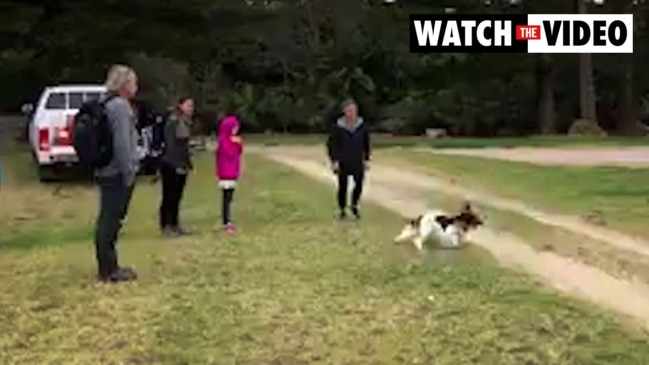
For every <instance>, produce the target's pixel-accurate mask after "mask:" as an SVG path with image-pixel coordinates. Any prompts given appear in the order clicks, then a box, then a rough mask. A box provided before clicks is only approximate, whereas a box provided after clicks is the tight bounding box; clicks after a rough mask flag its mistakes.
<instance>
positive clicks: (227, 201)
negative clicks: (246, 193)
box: [221, 189, 234, 226]
mask: <svg viewBox="0 0 649 365" xmlns="http://www.w3.org/2000/svg"><path fill="white" fill-rule="evenodd" d="M222 190H223V199H221V216H222V217H223V225H224V226H225V225H227V224H229V223H232V211H231V206H232V199H234V189H222Z"/></svg>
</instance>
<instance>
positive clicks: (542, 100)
mask: <svg viewBox="0 0 649 365" xmlns="http://www.w3.org/2000/svg"><path fill="white" fill-rule="evenodd" d="M552 71H553V67H552V60H551V58H550V55H548V54H541V55H539V57H538V58H537V90H538V96H537V98H538V99H537V100H538V118H539V120H538V122H539V126H540V128H541V133H542V134H554V133H556V132H557V126H556V119H555V109H554V108H555V107H554V87H553V84H554V80H553V75H552V73H553V72H552Z"/></svg>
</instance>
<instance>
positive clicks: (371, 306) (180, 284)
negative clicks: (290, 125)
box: [0, 151, 649, 365]
mask: <svg viewBox="0 0 649 365" xmlns="http://www.w3.org/2000/svg"><path fill="white" fill-rule="evenodd" d="M3 152H4V153H3V162H4V164H5V169H6V171H5V172H6V173H7V174H9V176H12V175H13V177H10V179H9V181H7V184H4V185H3V186H2V188H1V189H2V190H0V202H1V203H0V204H1V205H0V214H1V218H0V222H1V223H0V224H2V225H1V226H0V232H2V234H1V236H0V328H1V329H2V331H0V359H2V361H1V362H2V363H3V364H66V365H68V364H282V365H284V364H288V365H292V364H325V363H327V364H433V363H434V364H449V365H451V364H453V365H456V364H471V363H473V364H498V365H508V364H511V365H520V364H530V365H531V364H543V365H551V364H557V365H558V364H561V365H567V364H588V365H597V364H602V365H604V364H606V365H610V364H621V365H634V364H637V365H641V364H642V365H644V364H647V363H649V340H648V337H647V336H646V335H645V334H643V333H640V332H638V331H635V330H633V329H632V328H628V327H625V328H623V327H622V326H621V325H620V324H619V322H618V321H616V319H615V318H614V317H613V316H612V315H611V314H607V313H604V312H602V311H600V310H598V309H595V308H593V307H592V306H590V305H588V304H586V303H583V302H579V301H575V300H571V299H566V298H563V297H560V296H558V295H556V294H553V293H550V292H548V291H546V290H545V289H543V288H541V287H539V286H538V285H537V284H535V283H534V281H533V280H532V279H530V278H528V277H526V276H525V275H521V274H520V273H518V272H512V271H508V270H503V269H501V268H498V267H495V266H494V265H493V263H492V262H491V261H490V260H489V259H488V258H484V257H483V256H482V255H483V253H482V252H480V251H478V250H477V249H474V248H469V249H467V250H462V251H438V252H434V253H433V254H432V255H431V256H428V257H425V258H419V257H418V256H417V255H416V254H414V253H413V252H412V250H411V249H410V248H409V247H407V246H406V247H401V246H395V245H394V244H393V243H392V242H391V237H393V236H394V234H395V233H396V231H397V230H398V229H399V228H400V225H401V218H398V217H396V216H395V215H393V214H392V213H390V212H387V211H385V210H382V209H379V208H377V207H374V206H368V207H367V208H366V210H365V219H364V221H363V222H362V223H361V224H355V223H351V222H350V223H341V222H337V221H334V220H333V219H332V204H333V198H332V192H331V190H330V189H329V188H327V187H325V186H321V185H319V184H317V183H315V182H313V181H311V180H309V179H308V178H305V177H303V176H300V175H298V174H296V173H294V172H292V171H291V170H289V169H287V168H285V167H280V166H277V165H275V164H273V163H271V162H269V161H267V160H265V159H262V158H261V157H254V156H248V157H247V158H246V168H245V175H244V179H243V181H242V184H241V186H240V189H239V191H238V192H237V195H236V196H235V217H236V218H237V219H238V223H239V226H240V228H241V229H242V232H241V234H239V235H237V236H235V237H232V238H226V237H223V236H221V235H220V234H219V233H217V232H214V231H213V229H212V228H213V227H214V224H215V223H216V222H217V219H218V216H217V212H218V208H217V207H218V205H217V204H218V197H217V194H216V191H215V190H216V188H215V184H214V182H213V178H212V173H211V165H212V163H211V159H210V158H209V156H207V155H205V156H202V157H201V158H200V159H199V161H198V162H197V171H198V172H197V174H196V175H194V176H192V177H191V183H190V185H189V187H188V190H187V198H186V200H185V205H184V209H183V218H184V220H185V222H186V224H187V225H188V226H189V227H190V228H192V229H194V230H195V231H196V234H195V235H194V236H192V237H189V238H186V239H182V240H177V241H173V240H162V239H160V238H159V237H158V235H157V232H156V229H155V221H156V219H155V212H156V209H157V197H158V189H159V186H154V185H151V184H149V183H147V182H146V181H143V182H141V183H140V185H139V186H138V189H137V191H136V196H135V200H134V202H133V208H132V211H131V214H130V215H129V219H128V222H127V229H126V232H125V234H124V235H123V237H122V240H121V243H120V253H121V259H122V263H124V264H133V265H134V266H135V267H136V268H137V269H138V271H139V273H140V276H141V278H140V280H139V281H138V282H136V283H132V284H123V285H115V286H111V285H100V284H96V283H94V281H93V274H94V269H95V267H94V259H93V251H92V247H91V243H90V241H89V237H88V235H89V232H90V231H91V228H92V227H91V223H92V220H93V219H94V214H95V212H94V210H95V208H96V206H95V196H94V193H93V190H92V189H91V188H90V187H83V186H74V185H65V186H63V187H61V188H60V191H59V192H58V193H57V194H53V193H54V191H55V190H56V188H55V187H52V186H46V187H43V186H41V185H39V184H37V183H34V182H32V180H30V177H29V176H30V173H29V171H28V168H27V167H26V164H25V160H24V157H23V156H22V154H17V155H12V156H7V153H6V151H3ZM34 205H37V206H38V207H37V208H35V207H34ZM19 216H22V217H23V218H21V219H18V220H14V219H13V218H14V217H19ZM8 220H12V224H18V225H19V227H20V229H11V230H10V229H9V227H10V226H11V225H12V224H9V223H6V222H7V221H8ZM52 232H55V233H52Z"/></svg>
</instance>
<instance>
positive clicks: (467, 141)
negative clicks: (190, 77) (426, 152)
mask: <svg viewBox="0 0 649 365" xmlns="http://www.w3.org/2000/svg"><path fill="white" fill-rule="evenodd" d="M326 138H327V137H326V136H325V135H317V134H309V135H292V134H274V135H261V134H259V135H250V136H247V140H248V141H250V142H255V143H260V144H266V145H287V144H322V143H323V142H324V140H325V139H326ZM373 145H374V146H375V147H397V146H401V147H409V146H410V147H412V146H421V147H433V148H490V147H500V148H514V147H575V148H579V147H589V146H591V147H592V146H610V147H614V146H646V145H649V138H645V137H568V136H530V137H497V138H496V137H495V138H462V137H458V138H456V137H453V138H441V139H430V138H426V137H418V136H389V135H381V134H375V135H374V136H373Z"/></svg>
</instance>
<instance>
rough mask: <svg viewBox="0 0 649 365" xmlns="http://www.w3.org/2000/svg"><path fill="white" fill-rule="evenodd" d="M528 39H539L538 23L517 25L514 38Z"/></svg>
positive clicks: (539, 29) (539, 28) (519, 39)
mask: <svg viewBox="0 0 649 365" xmlns="http://www.w3.org/2000/svg"><path fill="white" fill-rule="evenodd" d="M530 39H541V26H540V25H517V26H516V40H518V41H526V40H530Z"/></svg>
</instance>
